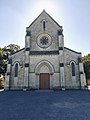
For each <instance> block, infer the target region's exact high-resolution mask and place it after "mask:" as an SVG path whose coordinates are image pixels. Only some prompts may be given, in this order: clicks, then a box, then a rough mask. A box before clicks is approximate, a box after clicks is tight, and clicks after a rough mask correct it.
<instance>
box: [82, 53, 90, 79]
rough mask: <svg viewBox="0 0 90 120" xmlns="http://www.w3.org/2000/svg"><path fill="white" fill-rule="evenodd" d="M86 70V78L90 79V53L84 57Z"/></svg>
mask: <svg viewBox="0 0 90 120" xmlns="http://www.w3.org/2000/svg"><path fill="white" fill-rule="evenodd" d="M83 64H84V71H85V74H86V79H90V54H88V55H86V56H84V57H83Z"/></svg>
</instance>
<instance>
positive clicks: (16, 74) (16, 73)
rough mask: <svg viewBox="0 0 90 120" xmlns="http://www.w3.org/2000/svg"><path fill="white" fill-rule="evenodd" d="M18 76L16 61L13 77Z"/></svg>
mask: <svg viewBox="0 0 90 120" xmlns="http://www.w3.org/2000/svg"><path fill="white" fill-rule="evenodd" d="M17 76H18V63H16V64H15V77H17Z"/></svg>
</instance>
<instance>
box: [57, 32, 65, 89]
mask: <svg viewBox="0 0 90 120" xmlns="http://www.w3.org/2000/svg"><path fill="white" fill-rule="evenodd" d="M58 39H59V62H60V64H59V65H60V81H61V88H62V90H65V75H64V40H63V34H62V30H59V31H58Z"/></svg>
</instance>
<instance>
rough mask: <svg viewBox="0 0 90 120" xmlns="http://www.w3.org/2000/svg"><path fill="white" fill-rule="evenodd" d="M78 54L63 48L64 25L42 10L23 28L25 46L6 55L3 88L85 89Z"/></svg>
mask: <svg viewBox="0 0 90 120" xmlns="http://www.w3.org/2000/svg"><path fill="white" fill-rule="evenodd" d="M85 85H86V79H85V73H84V69H83V63H82V60H81V53H80V52H76V51H73V50H71V49H69V48H66V47H64V35H63V28H62V26H60V25H59V24H58V23H57V22H56V21H55V20H54V19H53V18H52V17H51V16H50V15H49V14H48V13H47V12H46V11H45V10H43V12H42V13H41V14H40V15H39V16H38V17H37V18H36V19H35V20H34V21H33V22H32V23H31V25H30V26H29V27H27V28H26V36H25V48H23V49H21V50H19V51H17V52H16V53H14V54H12V55H9V57H8V63H7V72H6V75H5V85H4V88H5V89H6V90H9V89H12V90H15V89H29V90H30V89H41V90H42V89H45V90H47V89H84V87H85Z"/></svg>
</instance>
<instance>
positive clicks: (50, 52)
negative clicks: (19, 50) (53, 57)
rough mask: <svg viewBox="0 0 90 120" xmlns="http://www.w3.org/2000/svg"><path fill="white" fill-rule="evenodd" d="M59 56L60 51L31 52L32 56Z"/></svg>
mask: <svg viewBox="0 0 90 120" xmlns="http://www.w3.org/2000/svg"><path fill="white" fill-rule="evenodd" d="M50 54H59V51H30V55H50Z"/></svg>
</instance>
